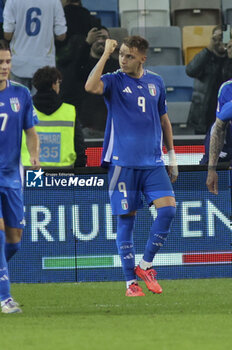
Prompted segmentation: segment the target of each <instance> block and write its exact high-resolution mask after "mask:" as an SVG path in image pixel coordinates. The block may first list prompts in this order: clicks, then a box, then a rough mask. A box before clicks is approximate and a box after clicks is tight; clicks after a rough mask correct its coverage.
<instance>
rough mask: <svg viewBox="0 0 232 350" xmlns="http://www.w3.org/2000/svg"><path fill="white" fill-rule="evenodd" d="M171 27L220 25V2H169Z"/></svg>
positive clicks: (174, 0)
mask: <svg viewBox="0 0 232 350" xmlns="http://www.w3.org/2000/svg"><path fill="white" fill-rule="evenodd" d="M170 8H171V18H172V25H175V26H179V27H184V26H187V25H213V24H214V25H217V24H220V23H221V0H204V1H203V0H188V1H186V0H170Z"/></svg>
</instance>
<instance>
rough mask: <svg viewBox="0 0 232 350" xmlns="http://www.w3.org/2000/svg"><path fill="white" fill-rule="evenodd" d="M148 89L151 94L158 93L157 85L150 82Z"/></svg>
mask: <svg viewBox="0 0 232 350" xmlns="http://www.w3.org/2000/svg"><path fill="white" fill-rule="evenodd" d="M148 89H149V92H150V95H151V96H155V95H156V87H155V85H154V84H148Z"/></svg>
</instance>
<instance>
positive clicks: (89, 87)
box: [85, 39, 118, 95]
mask: <svg viewBox="0 0 232 350" xmlns="http://www.w3.org/2000/svg"><path fill="white" fill-rule="evenodd" d="M117 45H118V43H117V41H116V40H112V39H106V43H105V50H104V53H103V55H102V56H101V58H100V60H99V61H98V63H97V64H96V66H95V67H94V69H93V70H92V71H91V72H90V74H89V76H88V79H87V82H86V84H85V90H86V91H87V92H91V93H92V94H97V95H102V94H103V91H104V84H103V82H102V81H101V76H102V73H103V70H104V67H105V64H106V62H107V60H108V59H109V57H110V55H111V54H112V53H113V52H114V50H115V49H116V47H117Z"/></svg>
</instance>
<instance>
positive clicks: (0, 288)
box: [0, 230, 10, 301]
mask: <svg viewBox="0 0 232 350" xmlns="http://www.w3.org/2000/svg"><path fill="white" fill-rule="evenodd" d="M8 298H10V281H9V275H8V268H7V262H6V257H5V232H4V231H1V230H0V301H3V300H6V299H8Z"/></svg>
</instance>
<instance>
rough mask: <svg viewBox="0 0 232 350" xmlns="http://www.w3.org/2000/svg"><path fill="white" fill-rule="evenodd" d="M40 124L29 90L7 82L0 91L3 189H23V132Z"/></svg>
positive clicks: (0, 162)
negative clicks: (21, 159) (21, 170)
mask: <svg viewBox="0 0 232 350" xmlns="http://www.w3.org/2000/svg"><path fill="white" fill-rule="evenodd" d="M37 123H38V119H37V116H36V113H35V111H34V108H33V105H32V99H31V96H30V93H29V90H28V89H27V88H26V87H24V86H22V85H21V84H18V83H15V82H12V81H7V87H6V88H5V89H4V90H2V91H0V187H10V188H20V187H21V177H20V151H21V140H22V130H23V129H25V130H26V129H29V128H32V127H33V126H34V125H35V124H37Z"/></svg>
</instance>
